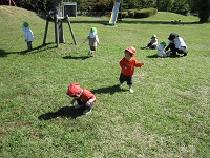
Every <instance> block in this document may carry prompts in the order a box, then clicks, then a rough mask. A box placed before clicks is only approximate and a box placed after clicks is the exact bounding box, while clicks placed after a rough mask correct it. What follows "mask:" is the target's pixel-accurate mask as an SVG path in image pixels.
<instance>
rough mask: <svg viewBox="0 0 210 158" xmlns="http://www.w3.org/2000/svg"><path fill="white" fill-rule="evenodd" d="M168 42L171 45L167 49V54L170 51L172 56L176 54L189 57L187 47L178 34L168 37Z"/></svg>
mask: <svg viewBox="0 0 210 158" xmlns="http://www.w3.org/2000/svg"><path fill="white" fill-rule="evenodd" d="M168 40H169V44H168V46H167V47H166V49H165V51H166V52H167V51H168V50H169V49H170V51H171V56H176V53H178V54H183V56H187V53H188V50H187V45H186V43H185V41H184V39H183V38H182V37H180V36H179V35H178V34H176V33H171V34H170V35H169V37H168Z"/></svg>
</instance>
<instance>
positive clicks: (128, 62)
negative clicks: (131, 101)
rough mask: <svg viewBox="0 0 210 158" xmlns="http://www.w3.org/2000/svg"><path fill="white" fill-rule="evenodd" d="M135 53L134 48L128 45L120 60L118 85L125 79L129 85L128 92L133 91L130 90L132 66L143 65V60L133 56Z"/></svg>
mask: <svg viewBox="0 0 210 158" xmlns="http://www.w3.org/2000/svg"><path fill="white" fill-rule="evenodd" d="M135 53H136V49H135V48H134V47H133V46H130V47H128V48H126V49H125V51H124V54H125V56H124V58H123V59H122V60H121V61H120V67H121V74H120V79H119V80H120V86H122V84H123V82H124V81H126V82H127V85H128V86H129V91H130V93H133V90H132V76H133V73H134V67H142V66H143V65H144V63H143V62H139V61H138V60H136V59H135V58H134V54H135Z"/></svg>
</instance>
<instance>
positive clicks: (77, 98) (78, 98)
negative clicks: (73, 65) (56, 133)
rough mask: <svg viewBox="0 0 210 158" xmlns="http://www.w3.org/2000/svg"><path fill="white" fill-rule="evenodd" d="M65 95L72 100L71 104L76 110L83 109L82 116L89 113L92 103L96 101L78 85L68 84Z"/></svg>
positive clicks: (94, 97) (92, 95)
mask: <svg viewBox="0 0 210 158" xmlns="http://www.w3.org/2000/svg"><path fill="white" fill-rule="evenodd" d="M67 95H68V96H70V97H72V98H73V100H72V101H71V103H72V104H73V105H75V108H76V109H79V108H83V109H84V111H83V114H85V115H86V114H89V113H91V110H92V107H93V102H95V101H96V96H95V95H94V94H92V93H91V92H90V91H88V90H86V89H82V88H81V87H80V84H79V83H70V84H69V86H68V90H67ZM75 103H76V104H75Z"/></svg>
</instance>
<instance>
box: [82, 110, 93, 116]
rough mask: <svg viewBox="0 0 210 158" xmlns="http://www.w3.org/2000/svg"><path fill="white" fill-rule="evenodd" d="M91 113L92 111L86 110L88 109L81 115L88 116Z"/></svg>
mask: <svg viewBox="0 0 210 158" xmlns="http://www.w3.org/2000/svg"><path fill="white" fill-rule="evenodd" d="M91 111H92V110H88V109H86V110H85V111H83V114H84V115H88V114H90V113H91Z"/></svg>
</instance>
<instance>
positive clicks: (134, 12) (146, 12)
mask: <svg viewBox="0 0 210 158" xmlns="http://www.w3.org/2000/svg"><path fill="white" fill-rule="evenodd" d="M157 12H158V10H157V9H155V8H143V9H128V10H127V11H124V12H121V13H120V14H121V15H120V16H121V17H122V18H137V19H138V18H147V17H150V16H153V15H155V14H156V13H157Z"/></svg>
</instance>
